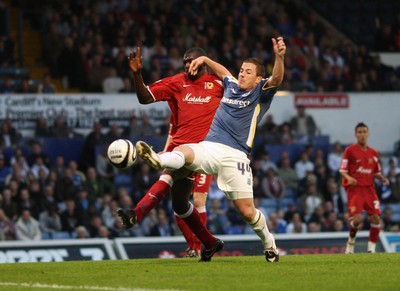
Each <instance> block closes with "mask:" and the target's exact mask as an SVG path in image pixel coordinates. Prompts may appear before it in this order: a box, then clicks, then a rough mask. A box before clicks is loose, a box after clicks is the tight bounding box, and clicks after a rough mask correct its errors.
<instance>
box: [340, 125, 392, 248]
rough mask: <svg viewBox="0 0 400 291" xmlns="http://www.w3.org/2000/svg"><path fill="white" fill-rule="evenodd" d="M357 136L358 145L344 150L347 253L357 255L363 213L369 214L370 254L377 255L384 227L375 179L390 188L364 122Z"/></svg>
mask: <svg viewBox="0 0 400 291" xmlns="http://www.w3.org/2000/svg"><path fill="white" fill-rule="evenodd" d="M355 135H356V138H357V143H355V144H353V145H350V146H348V147H347V148H346V149H345V151H344V153H343V157H342V163H341V165H340V174H341V175H342V176H343V187H344V188H345V189H346V192H347V200H348V202H347V203H348V213H349V219H350V229H349V239H348V241H347V245H346V254H351V253H354V245H355V240H356V235H357V231H358V230H359V228H360V226H361V223H362V211H363V210H365V211H366V213H367V215H368V218H369V220H370V222H371V227H370V230H369V241H368V252H370V253H375V248H376V242H377V241H378V236H379V232H380V228H381V225H380V224H381V220H380V213H381V210H380V204H379V198H378V196H377V194H376V192H375V184H374V178H378V179H379V180H380V181H381V182H382V183H384V184H385V185H389V180H388V179H387V178H385V177H384V176H382V174H381V166H380V163H379V156H378V152H377V151H376V150H375V149H373V148H371V147H369V146H368V145H367V140H368V135H369V132H368V127H367V125H365V124H364V123H362V122H361V123H359V124H357V126H356V128H355Z"/></svg>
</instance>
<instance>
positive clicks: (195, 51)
mask: <svg viewBox="0 0 400 291" xmlns="http://www.w3.org/2000/svg"><path fill="white" fill-rule="evenodd" d="M192 53H193V54H195V55H197V56H199V57H201V56H206V55H207V53H206V51H205V50H203V49H202V48H201V47H192V48H190V49H188V50H187V51H186V52H185V55H187V54H192Z"/></svg>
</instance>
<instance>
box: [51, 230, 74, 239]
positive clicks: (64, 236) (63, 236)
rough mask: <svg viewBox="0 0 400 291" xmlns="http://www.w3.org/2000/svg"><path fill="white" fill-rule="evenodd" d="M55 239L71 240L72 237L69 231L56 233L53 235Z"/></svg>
mask: <svg viewBox="0 0 400 291" xmlns="http://www.w3.org/2000/svg"><path fill="white" fill-rule="evenodd" d="M52 238H53V239H70V238H71V236H70V235H69V232H68V231H56V232H54V233H53V234H52Z"/></svg>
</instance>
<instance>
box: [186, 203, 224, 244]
mask: <svg viewBox="0 0 400 291" xmlns="http://www.w3.org/2000/svg"><path fill="white" fill-rule="evenodd" d="M191 209H193V211H192V213H190V214H188V216H186V217H185V218H182V217H181V218H182V219H183V220H184V221H185V222H186V224H187V225H188V226H189V227H190V229H191V230H192V231H193V233H194V234H195V235H196V236H197V237H198V238H199V239H200V241H201V242H202V243H203V244H204V246H205V248H206V249H211V248H212V247H213V246H214V243H215V241H216V240H217V239H216V238H215V237H214V236H213V235H212V234H211V233H210V231H209V230H208V229H207V227H206V226H205V225H204V224H203V223H202V221H201V219H200V215H199V212H198V211H197V209H196V208H194V207H193V206H192V207H191ZM188 212H189V211H188Z"/></svg>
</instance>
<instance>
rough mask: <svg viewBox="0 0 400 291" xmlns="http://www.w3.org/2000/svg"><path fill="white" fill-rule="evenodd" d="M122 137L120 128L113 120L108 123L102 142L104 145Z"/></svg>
mask: <svg viewBox="0 0 400 291" xmlns="http://www.w3.org/2000/svg"><path fill="white" fill-rule="evenodd" d="M119 138H122V130H121V128H120V127H119V125H118V124H117V123H115V122H112V123H110V126H109V128H108V130H107V132H106V133H105V134H104V138H103V141H102V143H103V144H104V145H109V144H110V143H112V142H113V141H115V140H117V139H119Z"/></svg>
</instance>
